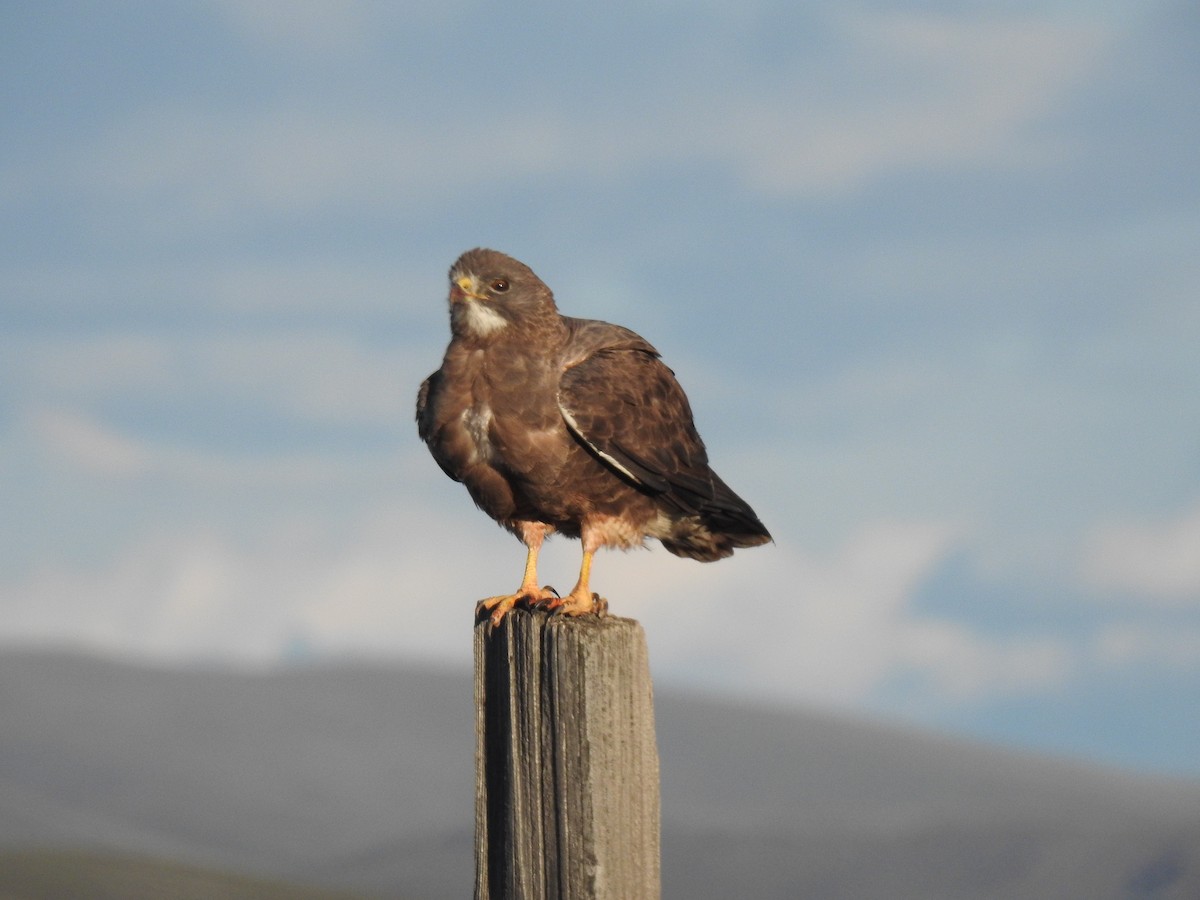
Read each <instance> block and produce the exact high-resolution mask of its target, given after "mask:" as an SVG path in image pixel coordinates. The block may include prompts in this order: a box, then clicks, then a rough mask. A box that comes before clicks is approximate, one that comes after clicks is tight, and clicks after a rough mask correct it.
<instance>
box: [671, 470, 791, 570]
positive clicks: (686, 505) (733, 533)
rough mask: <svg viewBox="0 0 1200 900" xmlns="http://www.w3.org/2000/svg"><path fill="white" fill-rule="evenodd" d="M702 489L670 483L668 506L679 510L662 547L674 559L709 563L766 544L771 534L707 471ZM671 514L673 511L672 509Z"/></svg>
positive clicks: (751, 510) (747, 506)
mask: <svg viewBox="0 0 1200 900" xmlns="http://www.w3.org/2000/svg"><path fill="white" fill-rule="evenodd" d="M708 474H709V480H708V483H707V484H706V485H705V487H707V488H708V490H702V489H698V488H699V485H697V486H695V487H692V486H688V487H683V488H682V489H681V486H680V485H679V484H673V485H672V487H673V488H674V490H673V491H672V494H673V495H674V496H673V497H672V500H673V501H674V502H673V503H672V504H671V505H672V506H675V507H683V509H682V510H680V511H681V512H682V515H680V514H678V513H676V514H675V515H674V516H673V526H674V527H673V528H672V532H671V534H670V535H669V536H668V537H665V538H661V539H660V540H661V541H662V545H663V546H664V547H666V548H667V550H669V551H670V552H671V553H674V554H675V555H676V556H686V557H689V558H690V559H698V560H700V561H701V562H713V561H714V560H718V559H724V558H725V557H726V556H732V555H733V551H734V550H735V549H737V548H739V547H757V546H759V545H760V544H766V543H769V542H770V541H771V540H772V538H771V533H770V532H769V531H767V527H766V526H765V525H763V523H762V522H761V521H759V518H758V516H757V515H755V512H754V510H753V509H751V508H750V504H749V503H747V502H746V501H745V500H743V499H742V498H741V497H739V496H738V495H737V494H735V493H734V492H733V490H732V489H731V488H730V487H729V485H727V484H726V483H725V482H723V481H722V480H721V479H720V478H718V477H717V474H716V473H715V472H713V471H712V470H709V473H708ZM673 512H675V511H674V510H673Z"/></svg>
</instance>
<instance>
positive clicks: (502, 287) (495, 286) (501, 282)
mask: <svg viewBox="0 0 1200 900" xmlns="http://www.w3.org/2000/svg"><path fill="white" fill-rule="evenodd" d="M492 290H493V291H495V292H496V293H497V294H503V293H504V292H505V291H507V290H508V281H507V280H505V279H503V278H497V279H496V280H495V281H493V282H492Z"/></svg>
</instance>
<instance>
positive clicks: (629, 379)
mask: <svg viewBox="0 0 1200 900" xmlns="http://www.w3.org/2000/svg"><path fill="white" fill-rule="evenodd" d="M450 332H451V340H450V345H449V347H447V348H446V355H445V358H444V359H443V360H442V367H441V368H440V369H438V371H436V372H434V373H433V374H432V375H430V376H429V377H428V378H427V379H425V381H424V383H423V384H422V385H421V389H420V392H419V393H418V395H417V429H418V432H419V433H420V435H421V439H422V440H423V441H425V443H426V444H427V445H428V446H429V452H430V453H432V454H433V458H434V459H435V460H437V463H438V465H439V466H441V467H442V470H443V471H444V472H445V473H446V474H447V475H449V476H450V477H451V478H453V479H454V480H455V481H460V482H462V483H463V484H464V485H465V486H466V488H467V491H468V492H469V493H470V495H471V498H472V499H473V500H474V501H475V503H476V505H477V506H479V508H480V509H482V510H483V511H484V512H486V513H487V514H488V515H489V516H491V517H492V518H493V519H495V520H496V521H497V522H499V523H500V524H501V525H502V526H504V527H505V528H507V529H508V530H509V531H511V532H512V533H513V534H515V535H516V536H517V537H518V538H520V539H521V541H522V542H523V543H524V544H525V546H526V547H527V548H528V555H527V557H526V561H525V575H524V577H523V578H522V580H521V585H520V587H518V588H517V590H516V592H515V593H512V594H501V595H499V596H496V597H489V598H487V599H486V600H482V601H480V604H479V612H480V614H481V615H485V614H487V613H488V612H490V613H491V620H492V623H493V624H499V622H500V620H501V619H502V618H503V617H504V615H505V614H506V613H507V612H508V611H509V610H510V609H511V608H512V607H513V605H514V604H516V603H526V604H531V605H532V604H542V605H544V606H545V607H546V608H549V609H554V610H557V611H558V612H561V613H565V614H567V615H582V614H584V613H587V612H591V611H593V610H598V609H599V607H598V605H597V604H598V603H600V600H599V597H598V596H597V595H595V594H593V593H592V592H591V589H590V588H589V586H588V579H589V576H590V573H591V568H592V557H593V555H594V554H595V553H596V551H597V550H598V549H600V548H601V547H620V548H623V549H627V548H630V547H635V546H639V545H641V544H643V543H644V541H645V539H646V538H647V537H653V538H658V540H659V541H661V542H662V545H663V546H664V547H666V548H667V550H669V551H670V552H672V553H674V554H675V555H676V556H688V557H691V558H692V559H698V560H701V561H704V562H710V561H712V560H716V559H721V558H722V557H726V556H729V555H730V554H732V553H733V551H734V548H736V547H753V546H756V545H758V544H765V543H767V542H768V541H770V540H771V536H770V534H768V533H767V529H766V528H765V527H764V526H763V524H762V522H760V521H759V520H758V517H757V516H756V515H755V514H754V510H752V509H751V508H750V507H749V505H748V504H747V503H746V502H745V501H744V500H742V499H741V498H740V497H739V496H738V495H737V494H735V493H734V492H733V491H732V490H730V489H729V487H727V486H726V484H725V482H723V481H721V479H720V478H718V477H717V475H716V473H715V472H713V470H712V469H711V468H709V465H708V454H707V453H706V452H705V449H704V442H703V441H701V440H700V435H699V434H697V433H696V428H695V426H694V425H693V424H692V411H691V408H690V407H689V406H688V401H687V397H686V396H684V393H683V389H682V388H680V386H679V383H678V382H677V381H676V380H675V375H674V373H673V372H672V371H671V370H670V369H669V368H667V367H666V365H664V364H663V363H662V362H661V361H660V360H659V355H658V351H657V350H655V349H654V347H653V346H651V345H650V343H649V342H647V341H646V340H644V339H643V338H641V337H640V336H638V335H637V334H634V333H633V332H632V331H630V330H629V329H627V328H622V327H620V326H619V325H610V324H608V323H607V322H598V321H593V320H590V319H574V318H570V317H568V316H562V315H559V312H558V308H557V307H556V306H555V303H554V296H553V295H552V294H551V293H550V289H549V288H548V287H546V285H545V284H543V283H542V281H541V279H539V278H538V277H537V275H535V274H534V273H533V271H532V270H531V269H530V268H529V267H528V266H526V265H525V264H524V263H521V262H518V261H517V260H515V259H512V258H511V257H509V256H505V255H504V254H503V253H498V252H496V251H495V250H484V249H476V250H469V251H467V252H466V253H464V254H463V255H462V256H460V257H459V259H458V261H457V262H455V263H454V266H453V267H452V268H451V269H450ZM553 532H558V533H560V534H564V535H567V536H568V537H575V538H581V539H582V541H583V563H582V565H581V567H580V570H579V581H578V582H577V583H576V585H575V587H574V588H573V589H572V590H571V592H570V593H569V594H567V595H566V596H564V597H559V596H558V595H557V594H556V593H555V592H554V591H553V590H552V589H550V588H548V587H540V586H539V585H538V578H537V559H538V552H539V550H540V549H541V546H542V541H543V540H544V539H545V538H546V536H547V535H549V534H552V533H553Z"/></svg>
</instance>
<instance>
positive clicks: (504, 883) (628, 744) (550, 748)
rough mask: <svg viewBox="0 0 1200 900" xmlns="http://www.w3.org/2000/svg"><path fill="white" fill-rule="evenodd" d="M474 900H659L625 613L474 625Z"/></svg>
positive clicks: (637, 640)
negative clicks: (498, 624)
mask: <svg viewBox="0 0 1200 900" xmlns="http://www.w3.org/2000/svg"><path fill="white" fill-rule="evenodd" d="M475 729H476V750H475V898H476V900H658V898H659V896H660V891H661V878H660V862H659V789H658V750H657V747H656V744H655V739H654V702H653V692H652V689H651V684H650V668H649V661H648V657H647V653H646V638H645V634H644V633H643V631H642V627H641V625H639V624H638V623H637V622H635V621H633V620H632V619H621V618H616V617H605V618H597V617H594V616H585V617H581V618H569V617H566V616H551V615H548V614H546V613H544V612H541V611H536V610H535V611H528V610H524V609H514V610H513V611H512V612H510V613H509V614H508V615H507V616H505V618H504V620H503V622H501V624H500V626H499V627H497V628H493V627H492V626H491V625H490V624H489V623H488V622H487V621H484V622H481V623H479V624H478V625H476V626H475Z"/></svg>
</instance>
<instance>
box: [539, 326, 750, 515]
mask: <svg viewBox="0 0 1200 900" xmlns="http://www.w3.org/2000/svg"><path fill="white" fill-rule="evenodd" d="M597 324H600V323H597ZM610 327H611V326H610ZM620 332H623V333H626V334H632V333H631V332H625V330H624V329H620ZM624 343H625V346H622V347H617V348H613V347H605V348H600V349H595V350H592V352H590V353H588V354H587V355H586V356H584V357H583V358H582V359H581V360H580V361H579V362H577V363H576V364H575V365H571V366H569V368H567V370H566V371H565V372H564V373H563V376H562V380H561V383H560V387H559V395H558V400H559V408H560V409H561V410H562V413H563V418H564V419H565V420H566V422H567V425H568V427H569V428H570V429H571V431H572V432H573V433H574V434H575V436H576V437H578V438H579V439H580V440H581V441H583V443H584V444H586V445H587V446H588V447H589V448H590V449H591V451H592V452H593V453H594V454H595V455H596V456H597V457H598V458H600V459H601V460H602V461H603V462H604V463H605V464H606V465H608V466H609V467H611V468H612V469H613V470H614V471H616V472H618V473H620V474H621V475H622V477H624V478H626V479H627V480H628V481H630V482H632V483H633V484H635V485H637V486H638V487H640V488H641V489H642V490H643V491H645V492H647V493H649V494H652V495H654V496H656V497H657V498H658V499H660V500H661V501H662V502H663V503H664V504H665V505H666V506H667V507H669V508H672V509H673V510H675V511H676V512H677V513H679V514H682V515H700V516H701V517H702V518H704V519H705V520H706V521H708V523H709V524H710V525H711V526H713V527H714V528H716V529H718V530H730V531H736V532H739V533H741V532H750V533H756V534H763V535H765V534H766V529H765V528H764V527H763V525H762V523H761V522H759V521H758V518H757V517H756V516H755V515H754V511H753V510H752V509H751V508H750V507H749V505H747V504H746V502H745V501H743V500H742V499H741V498H740V497H738V496H737V494H735V493H734V492H733V491H732V490H730V488H729V487H728V486H727V485H726V484H725V483H724V482H723V481H721V479H720V478H718V477H717V475H716V473H715V472H713V470H712V469H711V468H709V465H708V453H707V451H706V450H705V448H704V442H703V441H702V440H701V439H700V435H699V434H698V433H697V431H696V427H695V425H694V424H693V421H692V410H691V406H690V405H689V403H688V400H687V396H686V395H685V394H684V392H683V389H682V388H681V387H680V386H679V383H678V382H677V381H676V380H675V374H674V373H673V372H672V371H671V370H670V369H669V368H667V366H666V365H665V364H664V363H663V362H662V361H661V360H659V358H658V354H657V353H656V352H655V351H654V350H653V348H652V347H650V346H649V344H646V343H645V342H644V341H643V342H642V344H643V345H644V346H642V347H633V348H630V347H629V346H628V342H624Z"/></svg>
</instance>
